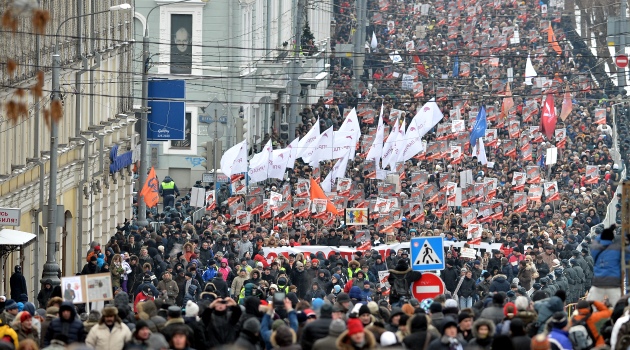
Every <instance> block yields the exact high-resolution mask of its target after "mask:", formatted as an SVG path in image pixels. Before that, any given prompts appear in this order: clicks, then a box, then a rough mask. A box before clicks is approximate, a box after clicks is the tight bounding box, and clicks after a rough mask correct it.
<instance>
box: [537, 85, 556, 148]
mask: <svg viewBox="0 0 630 350" xmlns="http://www.w3.org/2000/svg"><path fill="white" fill-rule="evenodd" d="M557 121H558V117H556V108H555V107H554V102H553V96H552V95H551V94H547V98H546V99H545V104H544V106H543V109H542V115H541V116H540V132H542V133H543V134H545V136H547V140H551V137H553V134H554V133H555V132H556V122H557Z"/></svg>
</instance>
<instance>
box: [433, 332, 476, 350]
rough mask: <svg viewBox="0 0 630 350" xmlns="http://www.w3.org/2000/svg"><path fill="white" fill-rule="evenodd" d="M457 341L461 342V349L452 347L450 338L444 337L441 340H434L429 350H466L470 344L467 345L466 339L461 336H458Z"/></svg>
mask: <svg viewBox="0 0 630 350" xmlns="http://www.w3.org/2000/svg"><path fill="white" fill-rule="evenodd" d="M456 339H457V341H458V342H459V344H460V345H461V348H459V347H454V346H453V345H451V342H450V340H449V339H448V337H445V336H442V337H440V338H439V339H435V340H433V341H432V342H431V343H430V344H429V348H428V350H453V349H464V348H466V345H467V344H468V343H466V341H465V340H464V338H463V337H462V335H461V334H457V337H456Z"/></svg>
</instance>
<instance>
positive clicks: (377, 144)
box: [365, 105, 385, 169]
mask: <svg viewBox="0 0 630 350" xmlns="http://www.w3.org/2000/svg"><path fill="white" fill-rule="evenodd" d="M384 139H385V127H384V126H383V105H381V115H380V116H379V117H378V126H377V127H376V135H375V137H374V143H372V146H370V150H369V151H368V154H367V156H366V157H365V159H373V160H374V162H375V163H376V168H377V169H380V164H379V161H380V160H381V155H382V154H383V140H384Z"/></svg>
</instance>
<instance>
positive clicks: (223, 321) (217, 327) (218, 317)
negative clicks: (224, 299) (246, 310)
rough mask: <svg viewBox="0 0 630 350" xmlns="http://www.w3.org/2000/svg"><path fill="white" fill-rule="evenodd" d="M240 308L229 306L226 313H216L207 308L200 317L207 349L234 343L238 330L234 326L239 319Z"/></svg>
mask: <svg viewBox="0 0 630 350" xmlns="http://www.w3.org/2000/svg"><path fill="white" fill-rule="evenodd" d="M241 314H242V311H241V308H240V307H239V306H238V305H236V306H231V307H230V308H228V310H227V311H226V312H222V313H218V312H216V311H215V310H214V309H211V308H207V309H205V310H204V312H203V314H202V315H201V319H202V321H203V324H204V325H205V327H206V343H207V344H208V347H207V349H212V348H214V347H217V346H219V345H225V344H231V343H233V342H234V341H236V338H237V334H238V329H237V327H236V325H237V324H238V321H239V320H240V318H241Z"/></svg>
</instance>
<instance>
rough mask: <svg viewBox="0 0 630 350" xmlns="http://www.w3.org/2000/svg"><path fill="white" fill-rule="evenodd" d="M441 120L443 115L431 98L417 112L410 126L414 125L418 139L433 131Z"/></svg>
mask: <svg viewBox="0 0 630 350" xmlns="http://www.w3.org/2000/svg"><path fill="white" fill-rule="evenodd" d="M442 118H444V114H442V111H441V110H440V107H439V106H438V105H437V103H435V98H432V99H430V100H429V102H427V103H425V105H424V106H422V107H421V108H420V109H419V110H418V113H416V115H415V117H413V120H412V121H411V124H415V126H416V128H417V129H418V133H419V134H420V137H423V136H424V135H426V133H428V132H429V130H431V129H433V127H434V126H435V125H436V124H437V123H439V122H440V120H442Z"/></svg>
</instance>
